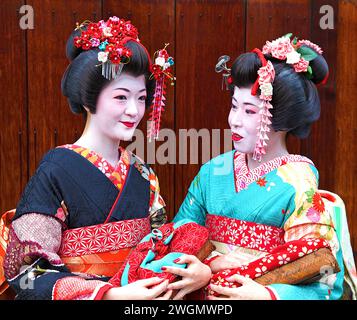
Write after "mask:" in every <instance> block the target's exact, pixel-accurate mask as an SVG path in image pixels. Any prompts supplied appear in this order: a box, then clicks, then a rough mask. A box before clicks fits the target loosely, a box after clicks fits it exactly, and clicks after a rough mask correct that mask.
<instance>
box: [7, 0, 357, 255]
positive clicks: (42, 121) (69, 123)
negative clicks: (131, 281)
mask: <svg viewBox="0 0 357 320" xmlns="http://www.w3.org/2000/svg"><path fill="white" fill-rule="evenodd" d="M25 3H26V4H29V5H31V6H32V7H33V8H34V13H35V16H34V22H35V25H34V29H33V30H21V28H20V27H19V20H20V18H21V16H22V15H21V14H20V12H19V9H20V7H21V6H22V5H24V4H25ZM326 4H328V5H331V6H332V7H333V9H334V29H332V30H322V29H321V28H320V27H319V22H320V19H321V17H322V16H323V15H322V14H320V12H319V10H320V7H321V6H322V5H326ZM111 15H117V16H119V17H122V18H125V19H130V20H131V21H132V22H133V24H134V25H135V26H137V27H138V29H139V32H140V38H141V41H142V42H143V43H144V44H145V45H146V47H147V48H148V50H149V52H150V53H153V52H154V51H156V50H157V49H159V48H161V47H162V46H163V44H164V43H167V42H169V43H170V46H169V48H168V49H169V52H170V53H171V54H172V55H173V57H174V58H175V61H176V65H175V74H176V77H177V82H176V85H175V87H174V88H173V89H172V90H168V91H169V93H168V96H167V105H168V107H167V111H166V112H165V115H164V123H163V127H165V128H170V129H173V130H175V131H176V133H178V131H179V129H185V128H186V129H189V128H196V129H201V128H207V129H209V130H210V129H220V130H221V134H222V136H223V129H225V128H228V123H227V116H228V112H229V105H230V96H229V93H228V92H227V91H222V90H221V76H220V75H218V74H216V73H215V72H214V66H215V63H216V61H217V58H218V57H219V56H220V55H222V54H228V55H230V56H231V57H232V59H234V58H235V57H237V56H238V55H239V54H240V53H242V52H244V51H248V50H251V49H253V48H254V47H260V48H261V47H262V45H263V44H264V43H265V41H266V40H272V39H275V38H277V37H279V36H281V35H283V34H286V33H288V32H292V33H294V34H296V35H298V36H299V38H307V39H310V40H311V41H313V42H315V43H317V44H319V45H320V46H321V47H322V48H323V49H324V52H325V57H326V59H327V61H328V63H329V65H330V72H331V73H330V78H329V81H328V83H327V85H326V86H324V87H321V88H320V89H319V91H320V97H321V102H322V113H321V119H320V121H319V122H318V123H316V124H315V125H314V126H313V131H312V134H311V136H310V137H309V138H308V139H306V140H304V141H299V140H297V139H289V151H290V152H291V153H301V154H303V155H306V156H308V157H310V158H311V159H312V160H313V161H314V162H315V164H316V165H317V167H318V169H319V172H320V188H321V189H326V190H330V191H333V192H335V193H337V194H339V195H340V196H341V197H342V198H343V200H344V201H345V203H346V207H347V215H348V222H349V227H350V232H351V238H352V245H353V248H354V251H355V257H356V251H357V216H356V215H355V211H356V210H357V196H356V194H357V182H356V180H357V179H356V177H357V175H356V174H357V172H356V164H357V161H356V157H357V156H356V152H357V147H356V127H357V95H356V90H357V71H356V70H357V58H356V56H357V54H356V52H357V35H356V31H357V2H356V1H337V0H316V1H310V0H280V1H273V0H248V1H238V0H237V1H229V0H220V1H218V0H217V1H214V0H190V1H188V0H120V1H118V0H77V1H65V0H51V1H50V0H28V1H24V0H2V1H1V4H0V21H1V28H2V30H1V32H0V83H1V89H2V92H1V96H0V108H1V113H0V124H1V130H0V145H1V158H0V191H1V195H0V212H4V211H6V210H8V209H11V208H14V207H15V206H16V204H17V202H18V200H19V198H20V196H21V192H22V190H23V188H24V186H25V185H26V183H27V181H28V179H29V177H30V176H31V175H32V174H33V172H34V170H35V168H36V166H37V165H38V163H39V161H40V159H41V157H42V156H43V155H44V153H45V152H46V151H47V150H49V149H50V148H53V147H55V146H56V145H60V144H64V143H71V142H74V141H75V140H76V139H77V138H78V137H79V135H80V134H81V132H82V129H83V125H84V123H83V121H82V119H81V117H80V116H75V115H73V114H72V113H71V112H70V110H69V107H68V105H67V103H66V99H65V98H64V97H63V96H62V95H61V91H60V80H61V77H62V74H63V71H64V70H65V67H66V65H67V60H66V57H65V52H64V48H65V42H66V40H67V37H68V35H69V34H70V32H71V31H72V30H73V29H74V26H75V23H76V22H81V21H83V20H86V19H91V20H99V19H100V18H103V19H107V18H108V17H109V16H111ZM146 119H147V116H146V117H145V118H144V121H143V122H142V124H141V125H140V128H141V129H143V130H145V129H146V121H145V120H146ZM220 140H221V148H220V150H218V151H219V152H223V151H225V150H224V149H223V143H222V141H223V138H222V137H221V139H220ZM161 144H162V142H161ZM156 145H157V147H158V146H160V143H157V144H156ZM176 148H177V150H179V146H176ZM216 151H217V150H216ZM215 154H217V152H212V156H213V155H215ZM177 159H178V157H177ZM201 162H202V157H200V161H199V163H198V164H190V165H185V164H166V165H160V164H158V163H156V164H154V165H153V167H154V170H155V171H156V172H157V174H158V176H159V179H160V185H161V190H162V195H163V196H164V198H165V201H166V203H167V208H168V212H169V214H170V217H171V218H172V217H173V216H174V214H175V213H176V212H177V210H178V208H179V206H180V204H181V202H182V200H183V198H184V196H185V194H186V192H187V189H188V187H189V184H190V182H191V180H192V179H193V177H194V176H195V175H196V174H197V172H198V169H199V167H200V165H201Z"/></svg>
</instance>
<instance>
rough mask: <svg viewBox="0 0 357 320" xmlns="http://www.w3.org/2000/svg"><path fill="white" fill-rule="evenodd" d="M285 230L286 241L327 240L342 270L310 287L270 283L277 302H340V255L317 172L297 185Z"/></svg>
mask: <svg viewBox="0 0 357 320" xmlns="http://www.w3.org/2000/svg"><path fill="white" fill-rule="evenodd" d="M284 230H285V235H284V240H285V242H289V241H292V240H298V239H302V238H310V239H313V238H319V239H324V240H327V241H328V243H329V245H330V248H331V251H332V253H333V254H334V256H335V258H336V260H337V262H338V264H339V267H340V270H341V271H340V272H338V273H337V274H330V275H328V276H327V277H323V278H322V279H323V280H322V279H321V280H320V281H319V282H314V283H311V284H304V285H287V284H272V285H269V286H268V288H270V289H272V291H273V292H274V294H275V295H276V297H277V298H278V299H287V300H292V299H299V300H305V299H312V300H325V299H339V298H340V297H341V295H342V292H343V277H344V269H343V262H342V253H341V250H340V245H339V241H338V238H337V234H336V231H335V227H334V224H333V220H332V217H331V215H330V213H329V211H328V210H327V209H326V208H325V205H324V202H323V200H322V197H321V195H320V194H319V192H318V183H317V171H316V172H315V174H314V175H312V176H311V177H307V178H305V179H303V180H300V181H299V183H298V184H296V194H295V198H294V199H293V201H292V206H291V214H290V215H289V216H288V217H287V218H286V221H285V224H284Z"/></svg>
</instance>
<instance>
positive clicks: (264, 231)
mask: <svg viewBox="0 0 357 320" xmlns="http://www.w3.org/2000/svg"><path fill="white" fill-rule="evenodd" d="M206 228H207V229H208V231H209V234H210V240H214V241H219V242H223V243H227V244H232V245H235V246H240V247H244V248H250V249H256V250H260V251H265V252H268V251H270V250H272V249H273V248H275V247H277V246H279V245H281V244H283V243H284V229H281V228H278V227H273V226H268V225H264V224H259V223H254V222H248V221H243V220H238V219H234V218H227V217H224V216H218V215H213V214H207V218H206Z"/></svg>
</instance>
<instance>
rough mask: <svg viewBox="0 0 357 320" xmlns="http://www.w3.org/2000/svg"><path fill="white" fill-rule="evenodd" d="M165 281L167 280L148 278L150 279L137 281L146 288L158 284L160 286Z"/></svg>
mask: <svg viewBox="0 0 357 320" xmlns="http://www.w3.org/2000/svg"><path fill="white" fill-rule="evenodd" d="M164 280H165V278H160V277H152V278H148V279H142V280H137V281H136V282H137V283H140V284H141V285H143V286H144V287H150V286H154V285H156V284H159V283H161V282H162V281H164Z"/></svg>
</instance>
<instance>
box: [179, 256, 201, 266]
mask: <svg viewBox="0 0 357 320" xmlns="http://www.w3.org/2000/svg"><path fill="white" fill-rule="evenodd" d="M197 261H200V260H198V258H197V257H196V256H193V255H192V254H184V255H182V256H181V257H180V258H178V259H176V260H175V262H176V263H178V264H181V263H192V262H197Z"/></svg>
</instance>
